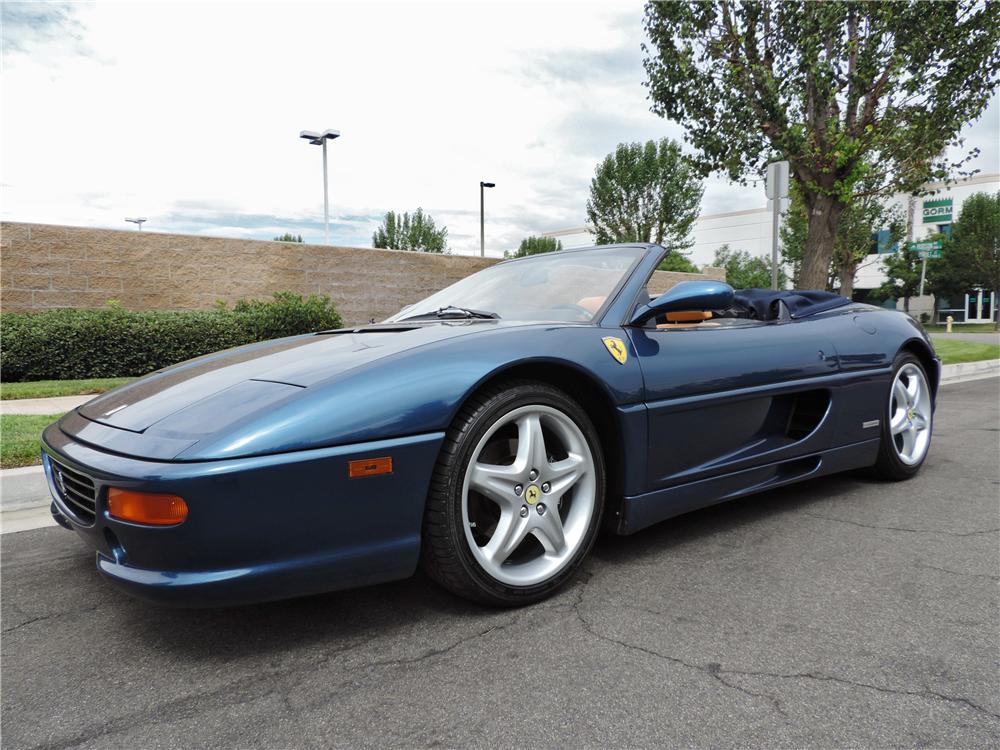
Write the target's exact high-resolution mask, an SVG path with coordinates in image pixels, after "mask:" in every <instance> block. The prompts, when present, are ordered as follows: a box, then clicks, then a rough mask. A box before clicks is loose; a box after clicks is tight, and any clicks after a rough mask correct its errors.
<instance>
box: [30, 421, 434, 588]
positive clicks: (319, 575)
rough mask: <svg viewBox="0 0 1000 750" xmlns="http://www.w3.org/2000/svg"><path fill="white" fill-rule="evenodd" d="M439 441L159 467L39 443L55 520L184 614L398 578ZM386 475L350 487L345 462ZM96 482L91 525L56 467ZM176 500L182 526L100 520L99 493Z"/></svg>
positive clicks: (108, 568) (50, 441)
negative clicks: (379, 461)
mask: <svg viewBox="0 0 1000 750" xmlns="http://www.w3.org/2000/svg"><path fill="white" fill-rule="evenodd" d="M443 437H444V434H443V433H431V434H425V435H417V436H412V437H405V438H397V439H393V440H382V441H377V442H371V443H358V444H354V445H345V446H339V447H334V448H322V449H317V450H309V451H299V452H294V453H282V454H276V455H270V456H256V457H251V458H241V459H229V460H224V461H203V462H190V463H176V462H156V461H145V460H141V459H136V458H129V457H125V456H121V455H118V454H114V453H109V452H106V451H102V450H99V449H97V448H95V447H93V446H90V445H87V444H85V443H82V442H80V441H78V440H75V439H74V438H72V437H70V436H69V435H67V434H66V433H64V432H62V430H61V429H60V428H59V425H58V424H57V425H52V426H50V427H49V428H48V429H46V430H45V432H44V434H43V436H42V461H43V465H44V466H45V468H46V474H47V476H48V477H49V479H50V490H51V492H52V495H53V498H54V503H53V510H54V515H56V516H58V517H57V520H58V521H59V522H60V523H61V524H62V525H64V526H68V527H69V528H72V529H73V530H74V531H75V532H76V533H77V534H79V535H80V536H81V537H82V538H83V539H85V540H86V541H87V542H88V543H89V544H90V545H91V546H92V547H94V549H95V550H96V552H97V568H98V570H99V571H100V572H101V573H102V574H103V575H104V576H105V577H106V578H107V579H108V580H110V581H111V582H112V583H114V584H116V585H117V586H119V587H121V588H123V589H125V590H126V591H128V592H129V593H130V594H133V595H135V596H138V597H141V598H144V599H148V600H152V601H156V602H164V603H171V604H178V605H183V606H220V605H230V604H242V603H249V602H259V601H266V600H272V599H282V598H288V597H293V596H301V595H306V594H313V593H319V592H323V591H332V590H335V589H343V588H351V587H354V586H361V585H366V584H371V583H378V582H382V581H389V580H395V579H399V578H405V577H407V576H409V575H411V574H412V573H413V571H414V569H415V567H416V563H417V558H418V556H419V551H420V527H421V522H422V518H423V510H424V504H425V500H426V497H427V489H428V485H429V482H430V475H431V472H432V470H433V467H434V463H435V461H436V459H437V455H438V452H439V450H440V447H441V441H442V440H443ZM380 456H392V462H393V472H392V473H391V474H384V475H380V476H372V477H364V478H356V479H349V478H348V474H347V465H348V462H350V461H352V460H357V459H363V458H373V457H380ZM54 462H55V463H56V465H59V466H61V467H63V468H68V469H70V470H71V471H73V472H78V473H79V474H82V475H85V476H86V477H89V478H90V479H92V480H93V484H94V488H95V489H94V498H95V502H96V506H95V513H94V517H93V519H91V518H89V517H87V514H85V513H81V512H80V510H79V508H78V507H77V506H75V505H74V504H73V503H71V502H68V501H67V500H66V498H65V497H63V496H62V494H61V492H60V489H59V487H58V486H57V485H56V483H55V482H54V481H52V480H53V473H52V467H53V463H54ZM109 486H116V487H122V488H125V489H134V490H140V491H147V492H167V493H172V494H176V495H180V496H181V497H183V498H184V500H185V501H186V502H187V504H188V509H189V510H188V518H187V520H186V521H184V522H183V523H181V524H179V525H177V526H170V527H151V526H140V525H138V524H133V523H129V522H125V521H120V520H117V519H114V518H112V517H110V516H109V515H108V512H107V488H108V487H109Z"/></svg>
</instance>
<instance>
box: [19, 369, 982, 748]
mask: <svg viewBox="0 0 1000 750" xmlns="http://www.w3.org/2000/svg"><path fill="white" fill-rule="evenodd" d="M2 576H3V578H2V595H3V596H2V620H3V640H2V677H3V695H2V712H3V713H2V727H0V728H2V732H3V745H4V747H5V748H10V749H13V748H43V747H44V748H70V747H85V748H99V747H101V748H103V747H121V748H177V747H185V748H201V747H204V748H209V747H211V748H230V747H232V748H236V747H239V748H246V747H289V748H291V747H294V748H304V747H360V746H378V747H385V746H402V747H557V746H559V747H567V746H571V747H574V748H581V747H594V748H597V747H602V748H603V747H678V746H691V747H711V748H726V747H737V746H739V747H746V746H753V747H795V748H802V747H824V748H827V747H844V746H856V747H896V746H907V747H912V746H930V747H942V748H943V747H948V748H966V747H970V748H971V747H997V746H1000V676H998V672H1000V666H998V652H1000V648H998V647H1000V636H998V622H1000V619H998V614H1000V607H998V604H1000V600H998V589H997V583H998V580H1000V380H998V379H997V378H990V379H988V380H979V381H974V382H967V383H960V384H955V385H949V386H946V387H945V388H944V389H943V391H942V394H941V399H940V406H939V410H938V414H937V424H936V429H935V436H934V444H933V446H932V448H931V454H930V457H929V458H928V461H927V463H926V465H925V467H924V470H923V472H922V473H921V474H920V475H919V476H918V477H917V478H916V479H914V480H912V481H910V482H904V483H900V484H892V483H883V482H877V481H874V480H869V479H866V478H861V477H859V476H838V477H832V478H824V479H821V480H817V481H814V482H810V483H807V484H801V485H798V486H796V487H792V488H785V489H783V490H778V491H772V492H769V493H767V494H763V495H758V496H755V497H751V498H747V499H744V500H740V501H736V502H733V503H729V504H727V505H721V506H717V507H715V508H711V509H707V510H704V511H700V512H698V513H694V514H691V515H688V516H685V517H682V518H678V519H675V520H673V521H669V522H667V523H664V524H661V525H659V526H657V527H654V528H652V529H648V530H646V531H644V532H641V533H639V534H637V535H635V536H633V537H628V538H616V537H610V536H609V537H605V538H602V539H601V540H599V541H598V544H597V546H596V547H595V549H594V552H593V554H592V556H591V557H590V558H589V559H588V561H587V562H586V563H585V565H584V569H583V570H582V571H581V573H580V574H579V575H578V577H577V578H576V579H575V580H574V581H573V582H572V583H571V585H569V586H568V587H567V588H566V589H565V590H564V591H563V592H562V593H561V594H560V595H558V596H557V597H555V598H554V599H552V600H550V601H547V602H545V603H543V604H541V605H537V606H534V607H529V608H525V609H522V610H518V611H496V610H489V609H483V608H481V607H477V606H474V605H471V604H468V603H466V602H463V601H461V600H458V599H455V598H453V597H451V596H450V595H448V594H447V593H445V592H443V591H441V590H439V589H438V588H436V587H435V586H434V585H433V584H432V583H430V582H429V581H427V580H426V579H424V578H422V577H419V576H418V577H416V578H414V579H411V580H407V581H401V582H398V583H394V584H389V585H384V586H378V587H372V588H367V589H360V590H356V591H349V592H342V593H335V594H329V595H324V596H317V597H311V598H306V599H297V600H293V601H288V602H280V603H275V604H268V605H264V606H255V607H245V608H239V609H227V610H214V611H213V610H209V611H190V610H170V609H162V608H157V607H154V606H151V605H148V604H144V603H142V602H139V601H135V600H132V599H130V598H128V597H127V596H125V595H124V594H120V593H118V592H117V591H116V590H114V589H112V588H111V587H109V586H108V585H106V584H105V583H103V581H102V580H101V579H100V578H99V577H98V574H97V573H96V572H95V570H94V566H93V556H92V554H91V553H90V552H88V551H87V549H86V548H85V547H84V546H83V544H82V543H81V542H79V541H77V539H76V537H75V536H74V535H73V534H71V533H69V532H66V531H64V530H62V529H58V528H47V529H38V530H34V531H24V532H20V533H15V534H7V535H5V536H3V538H2Z"/></svg>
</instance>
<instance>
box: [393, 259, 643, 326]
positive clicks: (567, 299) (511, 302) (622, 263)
mask: <svg viewBox="0 0 1000 750" xmlns="http://www.w3.org/2000/svg"><path fill="white" fill-rule="evenodd" d="M643 252H644V250H643V249H642V248H637V247H613V248H606V249H602V250H591V251H581V252H554V253H546V254H544V255H536V256H534V257H531V258H525V259H524V260H518V261H517V262H513V263H499V264H497V265H495V266H490V267H489V268H486V269H484V270H482V271H480V272H478V273H475V274H473V275H471V276H468V277H466V278H464V279H462V280H461V281H459V282H456V283H454V284H452V285H451V286H449V287H447V288H445V289H442V290H441V291H440V292H437V293H436V294H432V295H431V296H430V297H427V298H426V299H424V300H422V301H420V302H418V303H416V304H415V305H411V306H410V307H407V308H405V309H403V310H401V311H400V312H398V313H397V314H396V315H394V316H392V317H391V318H389V319H388V320H387V321H386V322H387V323H395V322H399V321H402V320H411V319H416V318H422V319H436V318H440V319H455V318H462V317H465V318H483V319H486V318H501V319H503V320H546V321H547V320H558V321H572V322H590V321H591V320H592V319H593V317H594V315H595V314H597V312H598V311H599V310H600V309H601V307H602V306H603V305H604V302H605V300H606V299H607V298H608V295H610V294H611V293H612V292H614V291H615V289H616V288H617V287H618V285H619V284H620V283H621V281H622V279H623V278H624V277H625V275H626V274H627V273H628V272H629V270H630V269H631V268H632V266H633V265H634V264H635V263H636V261H637V260H638V259H639V258H640V257H641V256H642V254H643Z"/></svg>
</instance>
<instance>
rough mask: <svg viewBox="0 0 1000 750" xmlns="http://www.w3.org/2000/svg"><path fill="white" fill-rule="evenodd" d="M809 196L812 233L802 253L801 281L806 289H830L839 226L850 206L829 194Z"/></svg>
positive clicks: (810, 229)
mask: <svg viewBox="0 0 1000 750" xmlns="http://www.w3.org/2000/svg"><path fill="white" fill-rule="evenodd" d="M805 199H806V201H805V202H806V207H807V208H808V211H809V235H808V236H807V237H806V246H805V249H804V250H803V252H802V268H801V270H800V272H799V284H800V286H801V287H802V288H803V289H826V285H827V281H828V279H829V278H830V260H831V259H832V258H833V243H834V240H835V239H836V236H837V225H838V224H840V217H841V215H843V213H844V209H845V208H846V206H845V205H844V204H843V203H841V202H840V201H838V200H837V199H836V198H832V197H830V196H828V195H817V194H815V193H813V194H807V195H806V196H805ZM852 283H853V281H852Z"/></svg>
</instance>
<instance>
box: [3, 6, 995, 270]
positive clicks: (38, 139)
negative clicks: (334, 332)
mask: <svg viewBox="0 0 1000 750" xmlns="http://www.w3.org/2000/svg"><path fill="white" fill-rule="evenodd" d="M3 14H4V18H3V21H4V23H3V34H4V44H3V80H2V104H3V107H2V109H3V114H2V154H0V155H2V164H0V180H2V207H0V211H2V216H3V218H4V219H10V220H19V221H38V222H50V223H59V224H73V225H83V226H103V227H116V228H125V227H127V226H130V225H126V224H124V222H123V218H124V217H125V216H136V215H141V216H146V217H148V219H149V221H148V223H147V225H146V227H147V229H149V230H155V231H170V232H184V233H200V234H208V235H214V236H229V237H254V238H263V239H270V238H271V237H273V236H274V235H276V234H280V233H283V232H285V231H291V232H293V233H296V234H302V235H303V236H304V238H305V239H306V241H307V242H309V241H312V242H321V241H322V237H323V202H322V201H323V193H322V168H321V158H320V150H319V148H317V147H315V146H309V145H308V144H307V143H306V142H305V141H301V140H299V138H298V132H299V131H300V130H302V129H311V130H323V129H326V128H336V129H339V130H340V131H341V132H342V134H343V135H342V137H341V138H340V139H339V140H337V141H335V142H334V143H333V144H331V146H330V182H331V217H332V219H331V222H332V226H331V241H332V242H333V243H335V244H344V245H362V246H365V245H370V242H371V233H372V231H373V230H374V228H375V226H376V225H377V223H378V220H379V218H380V216H381V215H382V214H384V212H385V211H387V210H389V209H394V210H397V211H403V210H412V209H415V208H416V207H418V206H422V207H423V208H424V209H426V210H428V211H430V212H431V213H432V214H433V216H434V217H435V218H436V219H437V220H438V222H439V223H443V224H445V225H447V227H448V230H449V244H450V246H451V248H452V251H453V252H458V253H473V252H478V250H479V181H480V180H487V181H493V182H496V183H497V187H496V189H494V190H492V191H489V192H488V193H487V248H488V249H487V253H488V254H492V255H500V254H502V252H503V251H504V250H505V249H509V248H511V247H514V246H516V245H517V243H518V242H519V241H520V239H521V238H522V237H524V236H526V235H529V234H537V233H540V232H544V231H550V230H556V229H564V228H567V227H574V226H579V225H581V224H582V223H583V220H584V216H585V212H584V206H585V204H586V199H587V192H588V188H589V182H590V178H591V176H592V175H593V170H594V166H595V165H596V163H597V162H598V161H599V160H600V159H601V158H602V157H603V156H604V155H605V154H606V153H608V152H609V151H610V150H612V149H613V148H614V146H615V144H617V143H618V142H621V141H634V140H642V139H647V138H656V137H661V136H670V137H674V138H678V139H679V138H680V137H681V136H682V132H681V130H680V128H679V127H677V126H676V125H674V124H672V123H668V122H666V121H663V120H661V119H660V118H658V117H656V116H654V115H652V114H650V113H649V111H648V110H649V105H648V102H647V101H646V98H645V89H644V88H643V87H642V85H641V84H642V80H643V70H642V64H641V61H642V52H641V50H640V44H641V43H642V41H643V32H642V5H641V3H638V2H636V3H632V4H614V3H608V2H604V3H599V4H591V5H588V4H585V3H579V2H573V3H543V2H530V3H523V4H518V3H512V2H503V3H479V2H468V1H467V2H461V3H453V4H445V3H441V4H432V3H405V4H389V3H381V2H365V3H358V4H351V3H326V4H319V3H317V4H295V3H290V2H282V3H277V2H275V3H257V4H252V3H246V2H241V3H235V2H234V3H209V2H197V3H195V2H192V3H180V2H170V3H145V2H129V3H94V4H82V3H73V4H69V3H66V4H63V3H37V4H35V3H30V4H29V3H8V2H5V3H4V4H3ZM998 122H1000V105H998V103H997V99H996V98H994V101H993V104H992V105H991V107H990V109H989V110H988V111H987V113H986V115H985V116H984V118H983V119H982V120H981V121H980V122H979V123H976V124H974V125H973V126H971V127H970V128H969V129H968V130H967V132H966V136H967V138H968V141H969V143H970V145H975V146H978V147H980V148H981V149H983V154H982V155H981V157H980V158H979V160H978V162H977V164H976V166H978V167H979V168H980V169H981V170H982V171H984V172H996V171H1000V166H998V162H1000V152H998V143H997V133H998ZM764 202H765V201H764V197H763V188H762V187H760V186H750V187H740V186H734V185H729V184H728V183H727V182H725V181H724V180H722V179H712V180H710V181H709V183H708V185H707V190H706V193H705V198H704V201H703V205H702V210H703V212H705V213H714V212H719V211H732V210H741V209H747V208H757V207H760V206H763V205H764Z"/></svg>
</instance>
